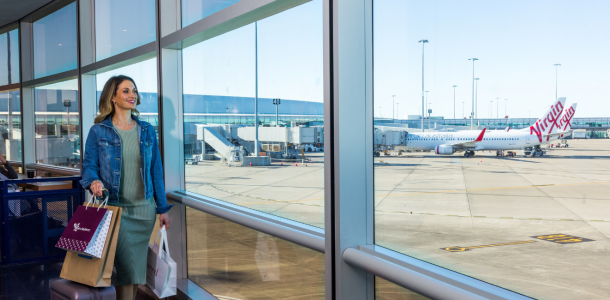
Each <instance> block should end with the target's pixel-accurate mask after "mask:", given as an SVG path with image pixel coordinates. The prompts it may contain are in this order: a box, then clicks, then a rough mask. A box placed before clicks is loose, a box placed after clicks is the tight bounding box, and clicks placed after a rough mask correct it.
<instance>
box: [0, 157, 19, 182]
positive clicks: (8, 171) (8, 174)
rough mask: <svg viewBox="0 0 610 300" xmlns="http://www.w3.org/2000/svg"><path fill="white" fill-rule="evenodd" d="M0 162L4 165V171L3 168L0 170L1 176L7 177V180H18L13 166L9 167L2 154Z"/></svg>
mask: <svg viewBox="0 0 610 300" xmlns="http://www.w3.org/2000/svg"><path fill="white" fill-rule="evenodd" d="M0 160H1V161H2V164H3V165H4V168H6V170H5V169H4V168H0V172H1V173H2V175H4V176H6V177H8V179H18V178H19V176H18V175H17V172H15V169H13V166H11V164H10V163H9V162H8V161H6V158H4V155H2V153H0Z"/></svg>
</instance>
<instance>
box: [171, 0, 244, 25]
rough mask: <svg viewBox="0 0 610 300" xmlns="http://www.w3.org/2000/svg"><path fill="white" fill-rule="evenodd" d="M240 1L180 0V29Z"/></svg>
mask: <svg viewBox="0 0 610 300" xmlns="http://www.w3.org/2000/svg"><path fill="white" fill-rule="evenodd" d="M239 1H241V0H182V1H181V2H180V3H181V5H182V27H186V26H188V25H191V24H193V23H195V22H197V21H199V20H201V19H203V18H205V17H207V16H209V15H211V14H213V13H215V12H219V11H221V10H222V9H224V8H227V7H229V6H231V5H233V4H235V3H237V2H239Z"/></svg>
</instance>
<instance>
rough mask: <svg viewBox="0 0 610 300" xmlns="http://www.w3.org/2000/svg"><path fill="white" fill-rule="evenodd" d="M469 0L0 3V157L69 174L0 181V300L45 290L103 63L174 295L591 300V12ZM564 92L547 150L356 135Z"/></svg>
mask: <svg viewBox="0 0 610 300" xmlns="http://www.w3.org/2000/svg"><path fill="white" fill-rule="evenodd" d="M475 2H476V3H478V4H477V8H476V9H473V10H471V9H470V8H468V7H466V5H465V4H461V3H460V4H458V3H453V2H451V1H439V2H438V3H437V4H434V5H430V4H429V3H427V2H426V1H398V0H128V1H119V0H20V1H3V0H0V133H1V137H2V138H1V139H0V153H1V154H2V155H3V156H4V157H5V158H6V160H7V163H8V164H10V165H11V166H12V167H13V168H14V169H15V170H16V171H17V172H18V173H19V176H20V179H18V180H26V178H27V177H28V174H29V175H30V176H31V175H32V173H31V172H32V171H35V176H40V177H41V179H40V180H42V181H44V180H48V181H49V182H57V181H60V182H61V181H62V180H63V181H66V182H73V183H72V184H67V185H68V187H67V188H66V189H67V190H68V191H70V192H72V193H76V194H68V191H64V192H61V191H59V192H58V191H53V192H48V194H45V192H41V191H42V190H44V188H41V186H45V185H53V184H55V183H33V182H29V181H27V182H26V181H23V182H19V187H21V188H22V190H23V192H24V194H20V195H23V196H21V197H22V198H23V199H21V198H18V197H19V195H18V196H15V195H16V194H11V195H9V194H8V181H7V182H5V184H4V188H3V194H2V201H3V203H2V206H1V207H0V213H2V216H1V218H2V227H0V237H1V238H0V253H1V255H0V288H1V289H0V299H5V298H6V299H50V294H49V286H50V284H51V283H52V282H53V281H55V280H57V278H58V277H59V271H60V270H61V268H62V262H63V256H62V255H64V254H65V253H63V252H61V251H59V252H58V250H57V249H55V248H54V247H53V245H54V243H55V242H56V239H58V238H59V236H60V234H61V232H62V231H63V230H64V229H65V227H66V225H67V222H68V221H69V217H70V216H71V214H72V213H73V212H74V209H75V208H76V207H77V206H78V204H80V203H79V202H82V200H84V199H85V197H86V196H85V195H87V196H88V195H89V194H88V193H87V194H84V193H82V191H83V189H82V187H81V186H80V185H79V184H78V179H80V175H81V170H82V164H83V159H84V157H85V156H86V155H87V153H86V152H85V143H86V141H87V140H88V138H91V137H90V136H89V130H90V128H91V127H92V126H93V125H94V118H95V116H97V115H98V114H99V109H98V105H99V99H100V96H101V92H102V89H103V87H104V84H105V83H106V81H107V80H108V79H109V78H110V77H112V76H116V75H127V76H130V77H131V78H133V79H134V81H135V84H136V85H137V87H138V92H139V96H140V98H141V103H140V104H139V106H138V111H139V112H140V116H139V118H140V120H143V121H146V122H148V123H150V124H151V125H152V126H153V127H154V129H155V132H156V135H157V139H158V143H159V148H160V152H161V159H162V162H163V173H164V184H165V190H166V192H167V194H166V195H167V198H168V202H169V203H170V204H174V207H173V208H172V209H171V210H170V211H169V217H170V219H171V224H172V225H171V227H170V229H169V230H168V239H169V240H168V242H169V247H170V248H171V251H170V253H171V256H172V258H173V259H174V261H175V262H176V264H177V289H178V292H177V295H176V296H174V298H171V299H220V300H226V299H232V300H233V299H238V300H242V299H243V300H245V299H349V300H365V299H366V300H371V299H380V300H381V299H383V300H385V299H607V298H608V297H610V288H609V287H608V284H607V283H606V282H605V281H604V280H605V278H607V276H606V275H610V274H609V271H608V270H610V262H609V260H608V259H607V257H608V255H609V254H610V253H609V251H608V249H610V241H609V240H608V236H610V231H608V229H607V226H606V224H608V222H610V215H609V214H610V213H609V212H610V210H609V209H608V208H610V207H607V206H606V205H607V204H606V203H605V202H607V200H608V199H607V198H608V197H607V195H606V193H605V192H604V191H607V188H608V187H610V186H609V185H610V184H609V183H608V181H607V179H608V178H607V176H608V175H607V174H608V173H607V172H608V168H609V167H610V166H609V165H608V164H607V161H608V158H610V155H608V153H606V152H608V151H606V150H608V149H609V148H607V146H609V145H610V144H609V143H608V142H609V141H610V140H609V139H608V137H609V135H608V130H610V118H608V117H605V115H607V112H608V111H609V109H608V108H610V107H608V106H607V105H608V104H607V101H605V100H603V99H604V97H606V96H605V94H604V91H602V90H601V89H600V86H604V84H605V86H607V83H608V77H607V74H606V73H607V72H606V71H605V70H607V68H608V67H610V65H608V64H609V63H608V62H607V60H604V59H602V58H604V57H605V56H604V55H606V54H605V53H607V50H608V45H607V44H603V43H597V40H599V38H597V37H596V36H595V35H596V34H597V35H599V36H604V35H603V32H604V30H606V29H607V28H608V26H610V23H609V22H608V21H607V16H606V15H604V14H603V12H606V11H608V10H607V9H608V8H610V7H608V4H607V3H605V1H593V0H591V1H589V2H587V4H581V3H578V4H566V3H552V4H546V5H547V6H550V7H547V6H545V5H542V4H539V3H534V4H531V3H526V2H525V1H523V2H519V3H510V4H490V3H487V2H486V1H475ZM524 10H526V11H527V12H528V13H527V14H526V13H523V11H524ZM549 10H550V11H551V15H552V18H550V17H548V15H549ZM562 15H563V16H571V17H569V18H562V17H560V16H562ZM437 17H438V18H437ZM489 18H491V19H493V20H490V19H489ZM502 18H506V19H502ZM515 20H518V22H517V23H519V26H518V25H517V24H515ZM540 20H543V21H540ZM496 21H497V22H496ZM558 22H565V23H558ZM589 22H591V23H589ZM596 22H597V23H596ZM581 23H582V24H585V25H586V26H588V27H582V28H581V27H579V26H581V25H582V24H581ZM566 24H567V25H569V26H568V27H570V28H566ZM587 24H588V25H587ZM600 24H601V25H600ZM585 25H582V26H585ZM473 28H478V29H477V30H478V31H480V32H477V33H472V32H473ZM477 30H475V31H477ZM584 33H586V34H587V36H586V37H581V36H580V35H581V34H584ZM543 36H544V37H545V38H542V37H543ZM426 38H428V39H426ZM433 38H438V41H436V40H434V39H433ZM547 38H548V40H547ZM576 38H585V39H586V40H588V41H590V42H592V43H593V41H595V44H592V45H590V47H589V46H588V47H576V46H574V45H573V44H572V43H573V42H570V43H568V44H566V43H564V42H561V40H563V39H568V40H572V41H573V40H575V39H576ZM557 40H558V41H557ZM482 41H485V42H482ZM437 45H438V46H437ZM490 45H493V47H490ZM430 47H433V48H430ZM525 49H528V50H527V51H526V50H525ZM599 49H601V50H600V51H602V52H598V50H599ZM604 51H605V52H604ZM581 52H582V53H581ZM575 53H579V54H578V55H576V54H575ZM474 56H477V58H474ZM424 57H425V58H424ZM543 57H544V58H543ZM549 57H552V59H553V61H550V60H549V59H551V58H549ZM581 58H582V59H583V61H582V63H581V60H580V59H581ZM469 59H470V60H469ZM555 60H557V61H555ZM475 61H476V63H475ZM558 62H562V63H563V66H562V65H561V64H559V63H558ZM574 65H579V66H578V67H574ZM562 68H563V69H562ZM498 70H502V71H498ZM564 71H565V73H562V72H564ZM564 74H565V75H564ZM585 75H586V76H585ZM562 76H565V77H562ZM479 77H480V78H479ZM583 78H586V80H585V79H583ZM479 79H480V80H479ZM585 81H586V82H585ZM456 89H457V91H458V92H457V95H458V96H457V99H458V101H457V102H456ZM583 91H586V92H583ZM581 92H582V93H581ZM562 93H566V94H567V95H566V96H567V97H568V99H569V101H574V102H579V103H580V105H579V109H582V111H578V112H577V113H576V115H575V117H574V118H573V119H571V125H572V129H575V130H579V131H584V132H585V133H582V134H580V135H579V137H586V140H579V141H575V140H568V143H570V148H566V149H556V150H554V151H552V149H551V147H550V143H551V142H552V141H550V140H549V141H548V144H549V145H546V143H545V146H546V148H545V149H546V150H545V151H547V152H546V157H544V158H540V157H539V158H532V157H523V156H521V155H520V157H515V158H508V157H503V156H496V152H495V151H494V153H491V152H489V151H485V149H477V151H478V152H477V153H478V154H477V156H476V157H474V158H470V159H469V158H464V157H462V156H461V155H459V154H456V155H449V156H443V155H435V154H433V153H432V152H418V151H408V152H407V151H405V152H403V151H402V150H404V149H408V145H404V149H403V148H401V151H400V152H399V151H393V150H398V149H397V148H396V149H393V148H392V147H391V145H390V146H389V147H385V148H384V151H382V153H379V152H378V151H377V150H375V149H376V146H377V145H375V143H376V132H377V131H378V130H388V128H389V129H390V130H392V131H400V132H401V134H402V132H403V131H404V132H406V133H405V135H406V134H410V133H414V132H422V131H428V132H429V131H440V132H442V131H451V132H454V131H463V130H478V131H483V129H487V130H488V132H489V131H491V130H495V131H496V132H500V131H505V130H506V128H507V127H510V128H511V130H520V129H525V130H527V128H528V127H529V126H531V125H533V124H535V123H536V121H537V120H538V118H537V115H536V114H537V113H538V112H537V111H536V109H538V110H540V112H542V110H543V108H544V109H546V108H547V107H548V105H549V104H550V103H551V101H553V100H555V99H557V97H562V96H563V95H562ZM500 94H502V95H500ZM500 96H502V97H505V98H508V99H504V98H503V99H500ZM579 97H581V98H579ZM475 101H476V102H475ZM493 101H496V102H493ZM507 101H508V102H507ZM511 101H514V103H515V104H514V105H513V104H512V103H513V102H511ZM460 102H461V103H460ZM479 102H484V103H485V104H479ZM490 102H493V103H495V104H493V103H492V104H488V103H490ZM475 103H476V104H475ZM498 103H502V105H505V110H504V113H505V115H510V116H511V117H507V118H486V117H483V114H475V111H476V110H477V109H478V110H484V108H486V107H487V108H488V109H490V111H491V108H494V107H495V108H494V109H493V110H494V111H493V113H489V114H486V116H493V115H496V116H497V115H498V113H497V110H499V108H498V106H497V105H498ZM506 103H510V104H508V105H509V107H510V111H509V112H507V110H508V109H507V108H506V105H507V104H506ZM526 104H527V105H531V106H532V107H534V108H532V109H531V110H530V111H529V112H528V113H527V114H526V113H521V112H522V111H523V112H524V111H525V110H523V109H522V107H524V106H525V105H526ZM534 104H535V105H534ZM493 105H495V106H493ZM511 105H513V106H511ZM422 106H424V107H429V106H434V115H432V116H428V119H426V118H425V117H424V122H422V119H421V118H420V116H421V115H422V114H423V112H424V110H423V109H422ZM460 106H461V107H460ZM592 107H593V108H592ZM460 109H461V110H460ZM456 110H457V111H458V113H457V115H456ZM469 114H470V115H473V116H474V119H473V120H472V121H471V119H469V118H465V117H463V115H469ZM526 115H527V116H528V117H527V118H525V116H526ZM535 115H536V118H532V117H531V116H535ZM389 116H390V117H389ZM400 116H405V117H400ZM406 116H416V117H415V118H409V117H406ZM435 116H437V117H435ZM458 116H462V117H461V118H460V117H458ZM512 116H515V117H512ZM422 124H423V126H422ZM477 134H478V133H477ZM566 138H567V139H570V138H571V137H569V135H568V134H566V137H565V138H564V139H563V140H561V141H560V142H561V143H563V144H564V145H565V139H566ZM404 140H405V141H408V139H404ZM467 142H469V143H475V142H477V141H475V140H473V141H467ZM405 143H406V142H405ZM556 144H557V142H555V145H556ZM572 148H574V149H572ZM386 149H387V151H385V150H386ZM503 154H504V153H502V152H501V151H499V152H498V154H497V155H503ZM28 171H29V172H28ZM0 177H1V176H0ZM15 182H17V181H15ZM25 186H28V187H29V188H30V189H32V186H36V187H35V188H36V190H35V191H36V192H33V194H27V192H32V190H27V189H28V188H25ZM75 191H76V192H75ZM79 193H81V194H79ZM30 195H31V196H30ZM26 196H27V197H26ZM26 198H27V199H26ZM11 201H12V202H11ZM15 201H17V202H15ZM15 203H19V205H16V204H15ZM26 204H27V205H26ZM21 206H24V207H26V206H27V210H26V209H25V208H23V210H22V208H21ZM17 207H19V208H18V209H17ZM32 220H34V221H32ZM155 234H156V231H155V233H153V235H155ZM142 255H146V253H143V254H142ZM33 278H36V282H33V281H34V279H33ZM147 292H150V291H149V290H147V288H146V287H144V286H140V287H139V295H140V296H142V297H144V296H145V295H146V293H147ZM19 297H21V298H19ZM142 299H145V298H142ZM151 299H154V298H151Z"/></svg>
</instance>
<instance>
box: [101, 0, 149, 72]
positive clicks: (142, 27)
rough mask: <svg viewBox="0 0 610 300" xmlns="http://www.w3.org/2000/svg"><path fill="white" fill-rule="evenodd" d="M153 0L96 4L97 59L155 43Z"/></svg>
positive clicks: (119, 0)
mask: <svg viewBox="0 0 610 300" xmlns="http://www.w3.org/2000/svg"><path fill="white" fill-rule="evenodd" d="M155 32H156V31H155V1H154V0H130V1H121V0H103V1H102V0H98V1H95V39H96V43H95V55H96V59H97V60H102V59H104V58H108V57H110V56H112V55H115V54H119V53H121V52H125V51H127V50H130V49H133V48H136V47H138V46H142V45H144V44H146V43H150V42H152V41H154V40H155V38H156V36H155V34H156V33H155Z"/></svg>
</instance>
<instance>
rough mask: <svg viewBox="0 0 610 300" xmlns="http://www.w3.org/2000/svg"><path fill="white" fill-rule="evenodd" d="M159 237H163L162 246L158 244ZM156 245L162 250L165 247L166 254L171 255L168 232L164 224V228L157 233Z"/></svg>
mask: <svg viewBox="0 0 610 300" xmlns="http://www.w3.org/2000/svg"><path fill="white" fill-rule="evenodd" d="M159 236H161V244H157V240H158V239H159ZM155 244H157V245H159V248H160V249H162V248H163V246H165V252H167V255H169V245H168V243H167V230H166V229H165V224H163V227H161V229H159V233H157V238H155Z"/></svg>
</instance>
